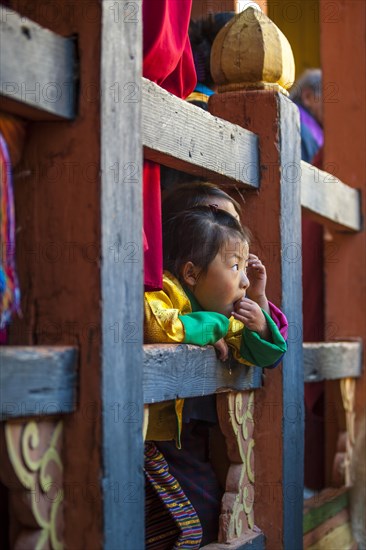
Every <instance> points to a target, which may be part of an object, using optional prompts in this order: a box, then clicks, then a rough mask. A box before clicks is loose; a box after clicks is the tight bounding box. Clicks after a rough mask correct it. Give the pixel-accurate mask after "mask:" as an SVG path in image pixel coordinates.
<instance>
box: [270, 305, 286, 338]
mask: <svg viewBox="0 0 366 550" xmlns="http://www.w3.org/2000/svg"><path fill="white" fill-rule="evenodd" d="M268 305H269V312H270V315H271V317H272V319H273V321H274V322H275V323H276V325H277V327H278V329H279V331H280V333H281V335H282V336H283V338H284V339H285V340H287V336H288V321H287V318H286V315H285V314H284V313H282V311H281V310H280V309H278V307H277V306H275V305H274V304H272V302H270V301H268Z"/></svg>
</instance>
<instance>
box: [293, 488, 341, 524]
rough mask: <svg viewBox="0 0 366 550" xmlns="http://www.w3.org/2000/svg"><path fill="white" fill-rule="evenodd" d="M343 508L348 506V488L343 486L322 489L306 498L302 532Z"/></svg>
mask: <svg viewBox="0 0 366 550" xmlns="http://www.w3.org/2000/svg"><path fill="white" fill-rule="evenodd" d="M345 508H348V490H347V489H345V488H341V489H330V488H328V489H324V491H321V492H320V493H319V494H318V495H316V496H315V497H312V498H309V499H307V500H306V501H305V503H304V523H303V532H304V534H305V533H308V532H309V531H311V530H312V529H315V528H316V527H318V526H319V525H321V524H322V523H324V522H325V521H327V520H328V519H329V518H331V517H333V516H335V515H336V514H338V513H339V512H340V511H341V510H344V509H345Z"/></svg>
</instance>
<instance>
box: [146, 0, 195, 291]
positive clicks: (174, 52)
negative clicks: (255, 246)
mask: <svg viewBox="0 0 366 550" xmlns="http://www.w3.org/2000/svg"><path fill="white" fill-rule="evenodd" d="M191 5H192V0H144V2H143V23H144V24H143V28H144V59H143V75H144V76H145V77H146V78H148V79H149V80H152V81H153V82H156V83H157V84H159V86H161V87H162V88H164V89H165V90H168V92H171V93H172V94H174V95H176V96H178V97H181V98H186V97H187V96H188V95H189V94H190V93H191V92H192V91H193V90H194V88H195V86H196V82H197V78H196V71H195V68H194V62H193V56H192V50H191V45H190V42H189V38H188V26H189V19H190V15H191ZM143 189H144V271H145V276H144V281H145V290H155V289H160V288H162V274H163V255H162V235H161V199H160V166H159V165H158V164H155V163H153V162H150V161H145V162H144V186H143Z"/></svg>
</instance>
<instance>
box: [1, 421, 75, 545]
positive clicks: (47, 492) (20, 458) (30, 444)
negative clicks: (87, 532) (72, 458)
mask: <svg viewBox="0 0 366 550" xmlns="http://www.w3.org/2000/svg"><path fill="white" fill-rule="evenodd" d="M62 427H63V424H62V421H61V420H39V421H38V420H31V421H27V422H24V421H23V422H22V421H15V420H14V421H10V422H3V423H1V424H0V440H1V441H0V462H1V468H0V477H1V481H2V483H3V484H4V485H6V486H7V487H8V488H9V515H10V545H11V548H14V549H16V550H29V549H30V548H37V550H51V549H52V550H62V549H63V547H64V545H63V514H62V511H63V498H64V490H63V479H62V471H63V467H62V462H61V445H62Z"/></svg>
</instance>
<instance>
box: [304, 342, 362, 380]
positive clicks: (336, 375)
mask: <svg viewBox="0 0 366 550" xmlns="http://www.w3.org/2000/svg"><path fill="white" fill-rule="evenodd" d="M303 350H304V376H305V382H319V381H320V380H337V379H340V378H349V377H355V378H357V377H359V376H361V372H362V342H317V343H304V344H303Z"/></svg>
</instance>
